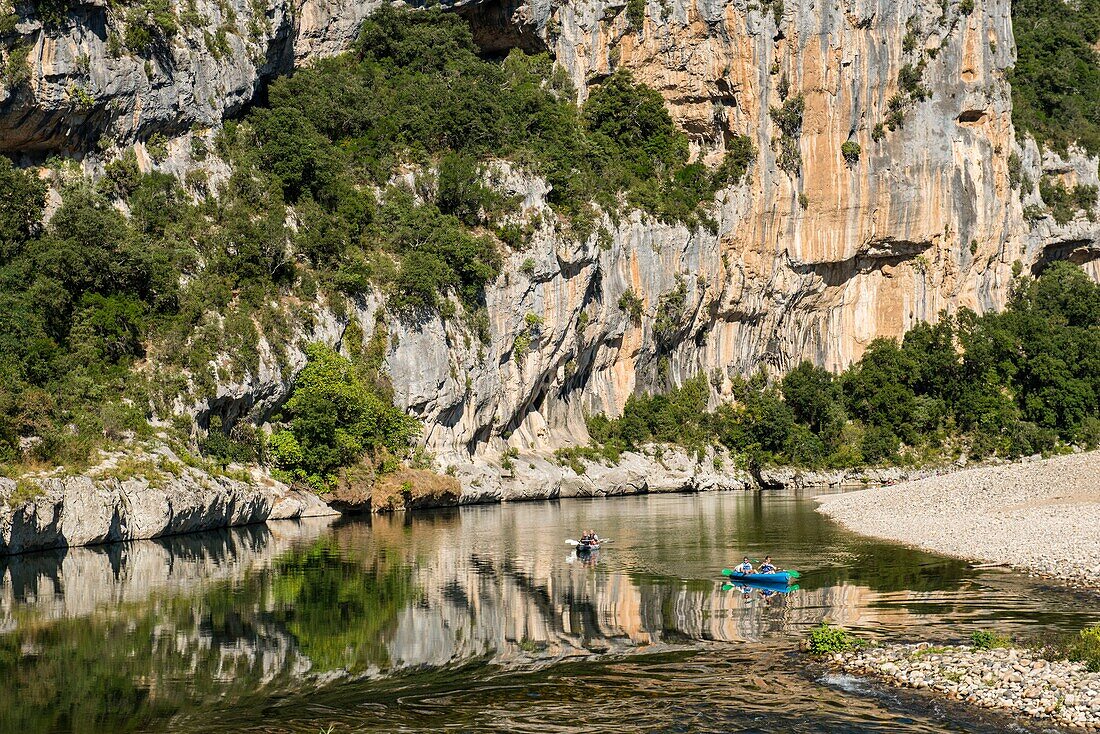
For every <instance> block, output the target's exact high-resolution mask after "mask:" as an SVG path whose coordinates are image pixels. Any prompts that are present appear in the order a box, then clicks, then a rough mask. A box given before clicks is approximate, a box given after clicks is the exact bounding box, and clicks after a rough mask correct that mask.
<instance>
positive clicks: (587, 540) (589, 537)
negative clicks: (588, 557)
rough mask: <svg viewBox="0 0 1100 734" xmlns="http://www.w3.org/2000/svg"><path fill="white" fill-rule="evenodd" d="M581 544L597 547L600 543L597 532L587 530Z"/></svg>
mask: <svg viewBox="0 0 1100 734" xmlns="http://www.w3.org/2000/svg"><path fill="white" fill-rule="evenodd" d="M581 542H582V543H584V544H585V545H595V544H596V543H599V542H600V536H598V535H596V531H595V530H586V531H584V535H582V536H581Z"/></svg>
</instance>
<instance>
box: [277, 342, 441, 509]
mask: <svg viewBox="0 0 1100 734" xmlns="http://www.w3.org/2000/svg"><path fill="white" fill-rule="evenodd" d="M306 353H307V354H308V356H309V362H308V363H307V364H306V366H305V368H303V369H302V371H301V373H299V375H298V380H297V382H296V383H295V385H294V392H293V394H291V396H290V399H289V400H288V401H287V404H286V406H285V409H284V411H283V412H284V414H285V415H286V417H287V420H288V423H289V425H288V426H287V427H286V428H284V429H282V430H280V431H278V432H277V433H275V434H273V435H272V436H271V442H270V451H271V454H272V458H273V460H274V462H275V465H276V466H277V467H279V468H280V469H281V470H282V471H283V472H284V473H285V474H286V475H287V477H288V478H289V479H292V480H301V481H304V482H306V483H307V484H309V485H310V486H311V487H313V488H314V489H317V490H322V491H323V490H325V489H328V488H330V487H331V486H332V485H333V484H335V482H336V473H337V472H338V471H339V469H340V468H342V467H345V466H351V465H352V464H355V463H356V462H357V461H359V459H360V458H361V457H362V456H363V455H364V454H366V453H370V454H371V455H372V456H376V457H379V462H380V461H382V460H383V459H382V457H381V456H380V455H381V454H383V453H388V454H391V455H398V456H403V454H404V452H405V451H406V450H407V449H408V447H409V443H410V441H411V439H412V438H413V437H415V436H416V434H417V432H418V431H419V424H418V423H417V422H416V421H415V420H414V419H412V418H410V417H409V416H407V415H405V414H404V413H403V412H402V411H400V410H398V409H397V408H395V407H393V404H392V402H390V401H389V400H388V399H386V398H387V396H383V395H380V394H379V392H380V391H378V390H376V389H374V388H373V387H372V386H371V385H370V383H369V382H368V381H367V380H366V379H364V376H363V375H362V374H360V370H358V369H357V368H356V366H355V365H354V364H353V363H352V362H351V360H348V359H346V358H344V357H341V356H340V355H339V354H337V353H336V352H334V351H332V350H331V349H329V348H328V347H325V346H322V345H319V344H313V345H310V346H309V347H307V348H306Z"/></svg>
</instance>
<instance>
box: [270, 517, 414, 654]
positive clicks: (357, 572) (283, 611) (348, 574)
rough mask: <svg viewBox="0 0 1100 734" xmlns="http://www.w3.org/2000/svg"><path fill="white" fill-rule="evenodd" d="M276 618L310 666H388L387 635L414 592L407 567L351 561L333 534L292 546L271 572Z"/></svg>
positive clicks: (376, 561)
mask: <svg viewBox="0 0 1100 734" xmlns="http://www.w3.org/2000/svg"><path fill="white" fill-rule="evenodd" d="M268 573H270V574H272V576H273V578H272V582H271V584H270V588H271V590H272V592H273V594H274V602H275V612H274V618H275V619H276V620H278V621H279V622H280V623H282V624H284V625H285V626H286V629H287V631H288V632H290V634H291V635H293V637H294V639H295V640H296V642H297V644H298V649H299V651H300V652H302V653H303V654H304V655H306V656H307V657H308V658H309V659H310V660H311V661H312V662H313V666H314V670H323V671H329V670H338V669H341V668H343V669H346V670H349V671H351V672H358V671H362V670H365V669H366V668H367V667H369V666H375V667H379V668H385V667H387V665H388V663H389V653H388V651H387V649H386V644H385V643H386V640H387V638H388V637H389V634H390V633H391V632H392V630H393V628H394V626H395V625H396V622H397V618H398V614H399V613H400V612H401V611H402V610H403V609H404V608H405V606H406V605H407V604H408V603H409V601H410V599H412V598H413V597H414V596H415V590H414V588H413V584H412V577H411V572H410V570H409V569H408V568H407V567H405V566H404V565H399V564H391V565H389V566H388V567H387V566H384V565H382V564H381V563H380V562H379V560H378V559H377V558H376V559H373V560H371V561H369V562H366V563H364V562H362V561H357V560H353V559H352V558H349V557H348V556H347V555H346V552H345V551H344V549H341V548H338V547H336V545H335V542H334V541H333V539H332V538H324V539H322V540H320V541H318V542H316V543H314V544H313V545H312V546H310V547H309V548H305V549H302V550H299V551H293V552H291V553H288V554H286V555H285V556H283V557H282V558H280V559H279V560H277V561H276V562H275V563H274V564H273V566H272V569H271V571H269V572H268Z"/></svg>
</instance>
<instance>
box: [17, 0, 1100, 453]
mask: <svg viewBox="0 0 1100 734" xmlns="http://www.w3.org/2000/svg"><path fill="white" fill-rule="evenodd" d="M374 7H376V4H375V3H371V2H350V1H348V0H305V2H303V3H301V4H295V5H293V6H291V5H285V4H283V3H282V2H281V0H271V2H269V3H268V4H267V5H263V4H262V2H257V0H252V1H251V2H247V3H246V2H243V0H221V2H214V0H194V2H193V3H190V4H187V5H186V6H183V7H182V10H180V13H181V14H180V19H181V20H180V23H179V27H178V28H177V29H176V30H175V32H174V33H173V34H172V35H170V36H163V37H161V36H157V35H156V33H154V43H153V44H152V45H151V46H150V49H149V50H148V51H146V52H145V53H144V55H142V54H136V53H132V52H130V51H127V50H125V49H123V50H122V51H121V52H119V50H118V47H117V43H118V38H123V39H125V38H126V37H127V36H126V27H127V24H128V23H129V22H130V16H128V15H126V14H125V13H124V12H123V11H121V10H118V9H112V8H113V6H112V8H109V7H107V6H105V5H102V4H99V3H96V2H89V3H84V4H79V5H76V6H75V8H74V9H73V10H71V11H70V12H69V13H68V14H67V15H66V16H65V18H64V21H63V22H62V23H59V24H55V25H52V26H44V25H43V24H42V22H41V21H40V20H38V19H36V18H35V17H34V16H33V14H30V13H23V12H22V10H20V14H19V18H20V21H19V23H18V24H17V26H16V28H17V32H18V33H19V34H20V38H21V40H19V41H18V42H17V43H16V44H15V45H12V44H8V46H9V50H7V51H5V52H4V53H5V56H6V58H10V57H11V54H12V53H13V50H12V49H16V48H19V46H18V44H20V43H21V44H24V45H29V67H28V70H29V72H30V74H29V79H27V80H24V81H23V82H21V83H20V84H18V85H16V86H14V87H11V86H5V87H4V88H3V91H0V148H2V149H5V150H9V151H12V150H29V149H44V150H45V149H72V150H77V149H80V150H84V151H91V150H93V149H94V147H95V142H96V141H97V140H99V139H102V138H105V139H109V140H113V141H117V142H121V143H129V142H131V141H134V140H145V139H147V138H148V137H149V136H150V135H152V134H153V133H155V132H159V133H162V134H164V135H166V136H168V137H171V136H173V135H175V134H179V133H183V132H185V131H187V130H190V129H192V128H195V127H209V126H213V125H216V124H217V123H218V122H219V121H220V120H221V119H222V118H223V117H225V116H227V115H231V114H233V113H234V112H235V111H237V110H239V109H240V108H242V107H243V106H244V105H246V104H248V103H249V102H250V101H251V100H253V99H254V98H255V96H256V95H257V94H258V93H259V90H261V89H262V87H263V84H264V82H265V81H266V80H267V79H269V78H270V77H271V76H273V75H275V74H277V73H282V72H285V71H288V70H290V69H291V68H292V67H293V66H294V65H300V64H304V63H308V62H309V61H310V60H311V59H313V58H316V57H318V56H323V55H328V54H332V53H336V52H338V51H340V50H341V49H343V48H346V47H347V46H348V45H349V44H350V43H351V42H352V40H353V38H354V35H355V32H356V29H357V28H358V26H359V23H360V21H361V20H362V18H363V17H365V15H366V14H367V13H369V12H370V11H371V10H372V9H373V8H374ZM191 8H194V13H196V14H197V15H187V16H186V17H187V18H189V19H190V23H191V24H190V25H189V24H188V22H185V21H184V15H183V11H187V12H188V13H190V12H191ZM453 9H454V10H456V11H457V12H460V13H462V14H463V15H465V16H466V17H467V18H468V19H469V20H470V22H471V24H472V25H473V28H474V33H475V38H476V39H477V40H478V42H479V43H481V44H482V46H483V47H484V48H485V49H486V50H488V51H491V52H502V51H505V50H507V49H510V48H514V47H522V48H525V49H528V50H548V51H550V52H551V53H552V54H553V55H554V56H555V57H556V59H557V60H558V62H559V63H561V64H562V65H563V66H564V67H565V68H566V70H567V71H568V72H569V74H570V75H571V76H572V78H573V80H574V83H575V85H576V87H577V89H578V91H579V94H580V95H581V97H582V98H583V97H584V96H586V90H587V88H588V87H589V86H590V85H592V84H595V83H599V82H600V81H601V80H602V79H604V78H605V77H606V76H607V75H608V74H609V73H611V72H612V71H614V70H616V69H620V68H621V69H628V70H630V71H631V73H632V74H633V75H634V77H635V78H636V79H637V80H639V81H642V82H645V83H646V84H647V85H649V86H651V87H653V88H655V89H657V90H658V91H660V93H661V94H662V95H663V96H664V98H665V100H666V101H667V104H668V107H669V109H670V110H671V112H672V114H673V117H674V119H675V120H676V122H677V123H678V124H679V125H680V126H681V127H682V128H683V129H684V130H685V131H686V132H687V134H688V135H689V137H690V139H691V142H692V148H693V152H694V153H695V154H696V155H699V156H701V157H703V158H704V159H706V160H708V161H710V162H716V161H718V160H720V159H721V157H722V155H723V153H724V151H725V149H726V147H727V146H728V145H729V143H730V142H731V141H732V140H733V139H734V137H735V136H748V137H749V138H750V139H751V140H752V141H753V143H754V146H755V148H756V150H757V152H758V155H757V158H756V160H755V163H754V164H753V166H752V167H751V168H750V170H749V173H748V175H747V176H746V177H745V179H744V181H743V182H741V183H740V184H738V185H736V186H734V187H731V188H729V189H727V190H725V191H723V192H721V193H720V194H719V196H718V199H717V201H716V203H715V208H714V223H713V226H701V227H698V228H695V229H689V228H687V227H685V226H683V225H678V224H669V223H664V222H659V221H654V220H653V219H651V218H648V217H644V216H642V215H640V214H638V213H633V214H630V215H628V216H625V217H623V218H621V219H612V218H610V217H604V219H603V221H602V223H601V226H599V227H598V228H597V231H596V232H595V233H594V234H592V235H591V236H589V237H588V238H587V239H584V240H580V241H578V240H577V239H576V238H574V237H571V236H569V235H568V234H566V233H565V232H563V231H562V230H561V228H559V227H558V226H556V225H555V221H556V219H555V217H554V216H552V213H551V212H550V208H549V206H548V204H547V203H546V194H547V189H546V185H545V183H544V182H543V181H541V180H539V179H537V178H534V177H532V176H530V175H528V174H526V173H524V172H523V171H520V170H516V169H514V168H513V167H512V166H510V165H508V164H505V163H501V164H499V165H497V166H495V167H494V172H493V178H494V183H495V185H496V186H498V187H499V188H501V189H503V190H507V191H510V192H512V193H515V194H518V195H519V196H520V197H521V198H522V199H523V202H524V203H523V217H524V218H525V219H526V221H527V222H528V223H530V224H531V225H532V227H533V228H534V231H533V235H532V237H531V238H530V240H529V242H528V244H527V245H526V247H525V249H524V250H523V251H520V252H514V253H510V254H509V260H508V262H507V264H506V267H505V269H504V272H503V273H502V275H501V276H500V277H499V278H498V279H497V281H496V282H495V283H493V284H492V285H491V286H490V287H488V288H487V292H486V301H487V306H488V315H489V337H488V339H487V340H485V341H484V342H481V341H480V340H479V339H478V338H477V337H476V336H474V334H473V333H472V330H471V329H470V328H469V327H468V326H466V321H465V320H464V319H463V318H461V317H460V318H454V319H450V320H447V321H444V320H442V319H440V318H438V317H433V318H428V319H426V320H421V321H418V322H416V323H407V322H402V321H399V320H398V321H393V320H391V322H390V323H389V325H388V333H389V337H390V338H389V348H388V353H387V365H388V368H389V372H390V375H391V378H392V381H393V385H394V389H395V393H396V397H397V400H398V402H399V403H400V404H401V405H402V406H403V407H405V408H406V409H407V410H408V411H409V412H410V413H411V414H413V415H415V416H417V417H419V418H421V419H422V420H423V421H424V423H425V441H426V444H427V445H428V447H429V448H430V449H432V450H433V451H436V452H437V453H439V454H440V458H441V460H442V461H443V462H444V463H452V462H459V461H462V460H464V459H467V458H469V457H471V456H473V455H475V454H480V453H483V452H485V451H489V452H490V453H491V452H495V451H498V450H500V449H502V448H503V447H504V446H505V445H511V446H517V447H519V448H531V447H547V446H549V447H553V446H557V445H562V444H569V443H574V442H581V441H584V440H586V434H585V429H584V417H585V415H586V414H591V413H595V412H608V413H612V414H615V413H617V412H619V411H620V410H621V409H622V406H623V404H624V403H625V401H626V399H627V397H628V396H630V395H631V394H632V393H634V392H636V391H639V390H657V389H663V388H666V387H668V386H671V385H675V384H678V383H680V382H682V381H683V379H685V378H687V377H689V376H692V375H696V374H700V373H703V374H706V375H707V376H708V378H709V379H710V383H711V385H712V388H713V397H714V399H715V400H719V399H722V398H723V397H727V396H728V391H729V389H730V379H729V378H730V377H731V376H733V375H737V374H745V373H748V372H751V371H755V370H757V369H759V368H765V369H767V370H769V371H772V372H782V371H784V370H786V369H788V368H789V367H791V366H793V365H794V364H796V363H797V362H798V361H800V360H802V359H805V358H808V359H811V360H813V361H814V362H816V363H818V364H821V365H824V366H826V367H830V368H840V367H844V366H846V365H847V364H849V363H850V362H852V361H853V360H855V359H857V358H858V357H859V356H860V354H861V353H862V352H863V350H864V348H865V347H866V345H867V344H868V343H869V342H870V341H871V340H872V339H873V338H875V337H878V336H897V335H900V334H902V333H903V332H904V331H905V330H906V329H907V328H909V327H911V326H912V325H914V324H915V323H917V322H919V321H922V320H931V319H935V318H936V317H937V315H938V314H939V313H940V312H941V311H943V310H945V309H946V310H948V311H951V310H953V309H957V308H959V307H963V306H966V307H970V308H974V309H976V310H979V311H983V310H988V309H992V308H997V307H999V306H1001V305H1003V304H1004V302H1005V300H1006V299H1007V297H1008V294H1009V290H1010V285H1011V281H1012V278H1013V275H1014V273H1015V272H1019V271H1023V272H1028V271H1030V270H1033V269H1036V268H1041V267H1043V266H1044V265H1045V264H1046V263H1048V262H1050V261H1051V260H1054V259H1062V258H1069V259H1074V260H1076V261H1077V262H1080V263H1082V264H1084V265H1086V266H1087V267H1088V268H1090V269H1091V271H1092V272H1093V274H1094V276H1095V275H1098V274H1100V273H1098V272H1097V271H1098V269H1100V265H1098V262H1100V261H1098V257H1100V253H1098V247H1097V242H1098V240H1100V228H1098V227H1097V225H1096V224H1094V223H1092V222H1090V221H1088V220H1087V219H1086V217H1085V216H1084V215H1083V214H1079V215H1078V217H1077V218H1076V219H1074V220H1072V221H1070V222H1067V223H1065V224H1062V225H1059V224H1057V223H1055V222H1054V221H1053V220H1052V219H1050V218H1049V217H1046V218H1042V219H1039V220H1038V221H1032V220H1029V219H1027V218H1025V216H1024V208H1025V205H1027V204H1034V203H1038V201H1039V200H1038V192H1037V191H1036V190H1035V188H1036V187H1035V186H1034V182H1037V181H1038V180H1039V178H1040V176H1041V175H1042V174H1044V173H1046V174H1050V175H1056V176H1058V177H1060V178H1062V179H1063V180H1065V181H1066V182H1067V183H1068V184H1073V183H1086V184H1095V183H1097V167H1096V161H1095V159H1085V158H1081V157H1076V158H1073V159H1072V160H1062V159H1060V158H1057V157H1056V156H1052V155H1049V154H1048V155H1047V156H1046V157H1045V158H1044V157H1043V156H1042V155H1040V153H1039V151H1038V149H1037V148H1036V147H1035V146H1034V144H1033V143H1030V142H1029V143H1026V144H1023V146H1022V147H1021V145H1020V144H1018V143H1017V142H1016V137H1015V134H1014V130H1013V126H1012V120H1011V96H1010V89H1009V85H1008V82H1007V80H1006V69H1008V68H1009V67H1010V66H1011V65H1012V63H1013V61H1014V56H1015V46H1014V41H1013V36H1012V25H1011V18H1010V3H1009V1H1008V0H977V2H972V1H971V0H963V2H961V3H960V2H954V0H945V2H923V3H922V2H914V1H912V0H843V1H842V2H838V3H819V2H815V1H814V0H787V1H786V2H784V0H768V1H767V2H763V3H760V2H749V1H747V0H729V1H724V0H660V1H658V0H654V1H652V2H648V3H644V4H643V3H642V2H639V0H631V1H630V2H628V3H623V2H619V1H617V0H615V1H612V2H603V1H602V0H577V1H576V2H571V3H565V4H556V3H555V4H551V3H549V2H546V1H545V0H531V1H530V2H529V3H524V4H520V3H515V2H512V1H511V0H487V1H485V2H478V1H477V0H469V1H468V2H459V3H456V4H454V5H453ZM178 10H179V9H178ZM231 11H232V12H231ZM197 19H203V20H202V21H201V22H198V20H197ZM212 29H218V32H219V33H220V34H221V35H220V36H219V35H218V34H214V35H213V36H212V37H210V38H208V36H210V34H211V32H212ZM158 32H159V31H158ZM112 38H114V39H115V40H114V41H113V42H112ZM112 43H113V44H114V45H112ZM112 49H114V53H112ZM116 55H117V58H116ZM74 90H85V91H86V92H87V94H86V95H81V94H80V93H79V91H74ZM181 140H182V139H181ZM183 147H184V146H183V144H182V142H181V143H179V144H176V146H175V148H177V149H182V148H183ZM1013 154H1015V157H1016V159H1017V160H1019V161H1020V168H1021V171H1022V174H1024V178H1025V179H1030V181H1031V182H1033V184H1032V189H1031V190H1027V191H1021V190H1019V187H1018V180H1019V175H1017V176H1015V177H1014V176H1013V174H1012V172H1011V171H1010V156H1012V155H1013ZM181 155H183V157H184V158H186V155H185V154H181ZM179 164H180V162H179V160H170V161H168V165H170V166H178V165H179ZM174 170H175V169H174ZM1014 178H1015V180H1014ZM380 303H381V298H380V297H379V296H369V297H367V298H365V299H363V301H361V302H360V303H358V304H356V305H355V307H354V308H352V309H350V310H349V311H348V312H347V314H346V315H345V314H344V313H343V311H340V312H336V311H333V310H331V309H328V308H327V307H325V306H324V305H323V304H318V305H316V306H315V312H316V313H315V314H314V316H315V318H313V319H312V320H311V324H312V325H310V326H305V325H303V326H302V328H301V331H300V333H299V334H298V336H299V337H301V338H302V339H313V340H321V341H325V342H327V343H329V344H332V345H340V344H341V342H342V340H343V338H344V331H345V327H346V326H347V324H348V323H349V321H350V320H356V321H358V322H359V323H360V325H361V326H362V329H361V331H362V333H365V334H366V335H367V337H368V338H369V337H370V335H371V334H372V332H373V330H374V329H375V328H376V323H377V320H376V318H375V316H376V313H377V311H378V307H379V305H380ZM337 313H339V315H337ZM460 315H461V314H460ZM359 331H360V330H356V332H359ZM298 349H299V347H298V346H297V345H293V346H292V348H291V349H290V354H289V359H288V360H286V362H285V364H289V367H288V368H287V367H284V368H280V367H279V366H278V364H279V363H278V362H277V361H276V360H275V359H274V358H272V357H271V356H270V352H269V353H268V356H267V357H265V359H264V360H263V365H262V366H261V369H260V370H259V374H257V375H251V376H248V377H247V378H246V379H245V380H244V381H243V382H241V383H239V384H230V383H223V384H221V385H219V387H218V392H217V394H216V395H214V396H210V397H209V400H206V401H204V402H202V403H200V404H197V405H191V406H180V407H181V409H187V410H190V411H191V412H193V413H195V414H196V415H198V417H199V419H200V423H204V419H205V417H206V416H207V415H209V414H211V413H220V414H222V415H223V416H225V417H227V418H229V419H230V420H234V419H236V418H238V417H240V416H244V415H247V416H249V417H250V418H251V419H253V420H256V421H258V422H262V421H263V420H264V419H265V418H266V416H267V415H268V414H269V413H270V412H271V411H272V410H273V409H274V407H276V406H277V405H278V404H280V403H281V401H282V400H283V399H285V397H286V394H287V392H288V390H289V389H290V388H291V386H292V383H293V375H294V373H295V372H296V370H297V369H298V368H300V366H301V364H302V363H303V360H304V357H303V354H302V353H301V352H300V351H296V350H298Z"/></svg>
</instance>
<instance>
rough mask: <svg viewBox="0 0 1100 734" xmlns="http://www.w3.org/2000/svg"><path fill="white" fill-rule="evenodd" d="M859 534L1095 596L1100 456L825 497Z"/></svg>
mask: <svg viewBox="0 0 1100 734" xmlns="http://www.w3.org/2000/svg"><path fill="white" fill-rule="evenodd" d="M819 502H820V506H819V508H818V509H819V511H821V512H823V513H825V514H826V515H828V516H830V517H832V518H834V519H836V520H838V521H839V522H840V523H842V524H843V525H844V526H845V527H847V528H849V529H851V530H854V531H855V532H858V533H862V534H864V535H871V536H875V537H878V538H885V539H888V540H895V541H899V542H902V543H906V544H908V545H912V546H917V547H919V548H923V549H926V550H930V551H936V552H939V553H944V554H947V555H953V556H958V557H961V558H966V559H970V560H976V561H982V562H992V563H1005V564H1009V565H1011V566H1014V567H1016V568H1020V569H1022V570H1026V571H1028V572H1031V573H1036V574H1040V575H1043V576H1049V577H1052V578H1058V579H1062V580H1064V581H1067V582H1069V583H1071V584H1073V585H1075V586H1079V587H1086V588H1091V589H1100V451H1092V452H1088V453H1081V454H1073V455H1068V456H1059V457H1055V458H1052V459H1045V460H1041V461H1040V460H1034V461H1024V462H1021V463H1016V464H1004V465H1000V466H984V467H978V468H975V469H967V470H962V471H956V472H952V473H950V474H945V475H942V476H935V477H929V478H927V479H919V480H916V481H912V482H905V483H902V484H898V485H894V486H891V487H879V488H874V489H866V490H861V491H858V492H849V493H846V494H839V495H830V496H826V497H822V498H820V500H819Z"/></svg>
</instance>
